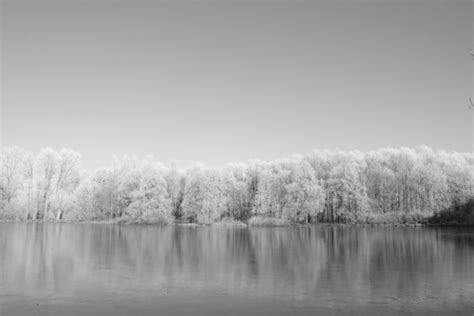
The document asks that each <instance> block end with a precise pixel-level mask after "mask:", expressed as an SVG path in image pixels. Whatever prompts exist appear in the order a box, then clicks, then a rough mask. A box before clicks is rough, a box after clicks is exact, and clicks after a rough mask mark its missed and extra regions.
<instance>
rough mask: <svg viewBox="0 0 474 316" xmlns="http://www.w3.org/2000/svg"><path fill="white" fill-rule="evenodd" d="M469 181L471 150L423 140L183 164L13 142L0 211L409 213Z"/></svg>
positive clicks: (15, 215)
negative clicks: (216, 165)
mask: <svg viewBox="0 0 474 316" xmlns="http://www.w3.org/2000/svg"><path fill="white" fill-rule="evenodd" d="M473 188H474V155H473V154H472V153H456V152H446V151H441V150H438V151H435V150H432V149H431V148H428V147H425V146H422V147H417V148H414V149H410V148H401V149H393V148H384V149H380V150H377V151H371V152H368V153H361V152H357V151H354V152H342V151H327V150H326V151H314V152H312V153H310V154H307V155H302V156H297V157H294V158H292V159H284V160H278V161H273V162H263V161H250V162H249V163H247V164H231V165H228V166H226V167H225V168H222V169H210V168H206V167H204V166H203V165H195V166H193V167H191V168H189V169H187V170H181V169H178V168H176V167H174V166H173V167H166V166H164V165H162V164H160V163H158V162H154V161H151V160H149V159H146V160H139V159H131V158H128V157H125V158H123V159H118V160H116V161H114V163H113V164H112V165H111V166H110V167H105V168H101V169H97V170H94V171H88V170H84V169H82V168H81V156H80V154H79V153H77V152H75V151H72V150H67V149H63V150H61V151H55V150H53V149H51V148H46V149H44V150H42V151H41V152H39V153H38V155H36V157H34V156H33V155H32V154H30V153H28V152H26V151H24V150H22V149H20V148H16V147H15V148H5V149H3V150H2V151H1V152H0V218H2V219H17V220H28V219H33V220H37V219H43V220H78V221H81V220H98V221H103V220H118V221H126V222H136V223H169V222H171V221H173V220H179V221H182V222H192V223H213V222H217V221H233V220H237V221H244V222H248V221H249V220H250V219H251V218H252V217H255V219H254V220H253V222H255V223H260V222H271V221H268V220H266V219H271V218H273V219H281V220H282V221H283V222H285V223H286V222H288V223H309V222H371V221H375V222H380V221H382V222H384V221H388V222H397V221H407V220H412V221H418V220H419V219H420V218H421V219H427V218H432V217H436V216H437V215H439V214H441V213H443V212H449V211H450V210H456V209H459V208H460V207H461V208H462V206H463V205H466V204H468V203H469V201H472V200H473V198H474V193H473ZM471 203H472V202H471ZM467 215H468V217H469V216H470V215H469V214H467ZM470 217H473V216H470Z"/></svg>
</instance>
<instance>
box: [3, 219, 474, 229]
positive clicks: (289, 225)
mask: <svg viewBox="0 0 474 316" xmlns="http://www.w3.org/2000/svg"><path fill="white" fill-rule="evenodd" d="M0 223H36V224H94V225H117V226H178V227H226V228H261V227H268V228H270V227H282V228H294V227H300V228H304V227H413V228H414V227H419V228H430V227H466V228H467V227H472V228H474V225H472V224H465V223H326V222H317V223H308V224H294V223H287V224H275V225H272V224H262V225H252V224H249V223H245V222H241V221H234V222H225V221H224V222H214V223H186V222H171V223H135V222H126V221H120V220H109V221H70V220H61V221H48V220H46V221H44V220H14V219H12V220H7V219H0Z"/></svg>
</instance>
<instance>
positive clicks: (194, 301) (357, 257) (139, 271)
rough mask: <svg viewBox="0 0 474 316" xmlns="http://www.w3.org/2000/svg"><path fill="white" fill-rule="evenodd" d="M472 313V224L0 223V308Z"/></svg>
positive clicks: (6, 311)
mask: <svg viewBox="0 0 474 316" xmlns="http://www.w3.org/2000/svg"><path fill="white" fill-rule="evenodd" d="M473 312H474V230H472V229H441V228H436V229H435V228H388V227H378V228H361V227H293V228H251V229H247V228H224V227H155V226H113V225H94V224H90V225H89V224H35V223H0V314H1V315H21V316H25V315H223V314H225V315H243V314H247V315H314V314H321V315H327V314H338V315H339V314H360V315H365V314H367V313H371V314H376V315H387V314H426V315H433V314H465V315H473Z"/></svg>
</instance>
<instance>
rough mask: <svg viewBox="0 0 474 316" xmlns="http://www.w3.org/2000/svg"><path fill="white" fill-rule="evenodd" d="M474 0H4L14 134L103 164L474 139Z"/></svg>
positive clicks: (6, 131) (5, 93) (7, 97)
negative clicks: (473, 105)
mask: <svg viewBox="0 0 474 316" xmlns="http://www.w3.org/2000/svg"><path fill="white" fill-rule="evenodd" d="M472 4H473V2H472V1H471V0H449V1H447V0H446V1H435V0H434V1H395V0H393V1H388V0H385V1H382V0H378V1H376V0H373V1H356V0H351V1H349V0H347V1H343V0H337V1H316V0H314V1H310V0H307V1H289V0H288V1H231V0H226V1H198V0H193V1H151V0H148V1H140V0H133V1H132V0H130V1H118V0H102V1H92V0H87V1H86V0H66V1H45V0H36V1H25V0H14V1H13V0H11V1H10V0H7V1H5V0H4V1H3V2H2V12H1V27H2V40H1V44H2V47H1V53H2V59H1V61H2V62H1V67H2V68H1V77H2V78H1V83H2V94H1V102H2V103H1V105H2V106H1V107H2V109H1V110H2V112H1V113H0V115H1V121H0V123H1V138H2V142H3V145H5V146H12V145H17V146H21V147H23V148H25V149H28V150H31V151H33V152H36V151H38V150H39V149H40V148H43V147H45V146H52V147H54V148H57V149H59V148H61V147H69V148H73V149H76V150H78V151H80V152H81V153H82V154H83V157H84V163H85V165H86V166H90V167H97V166H100V165H104V164H109V163H110V161H111V157H112V156H113V155H118V156H121V155H123V154H127V153H128V154H136V155H146V154H152V155H155V156H156V157H157V158H158V159H160V160H162V161H163V162H165V163H169V162H172V161H174V162H176V163H177V164H178V165H179V166H183V167H185V166H188V165H189V164H191V163H192V162H195V161H201V162H203V163H206V164H208V165H210V166H222V165H224V164H225V163H228V162H243V161H247V160H248V159H251V158H260V159H265V160H267V159H275V158H282V157H288V156H290V155H292V154H294V153H306V152H310V151H311V150H312V149H316V148H329V149H331V148H341V149H345V150H348V149H359V150H363V151H365V150H370V149H376V148H379V147H385V146H394V147H399V146H417V145H420V144H426V145H428V146H432V147H435V148H443V149H447V150H457V151H463V152H466V151H471V150H472V146H473V136H472V135H473V134H472V130H471V128H472V124H473V123H472V122H473V121H472V117H473V111H470V110H469V109H468V107H467V100H468V98H469V96H470V95H471V93H472V90H473V87H472V79H471V71H472V61H471V57H470V55H469V51H470V50H471V45H472V44H471V43H472V40H473V35H472V34H473V30H472V20H473V17H472Z"/></svg>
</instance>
